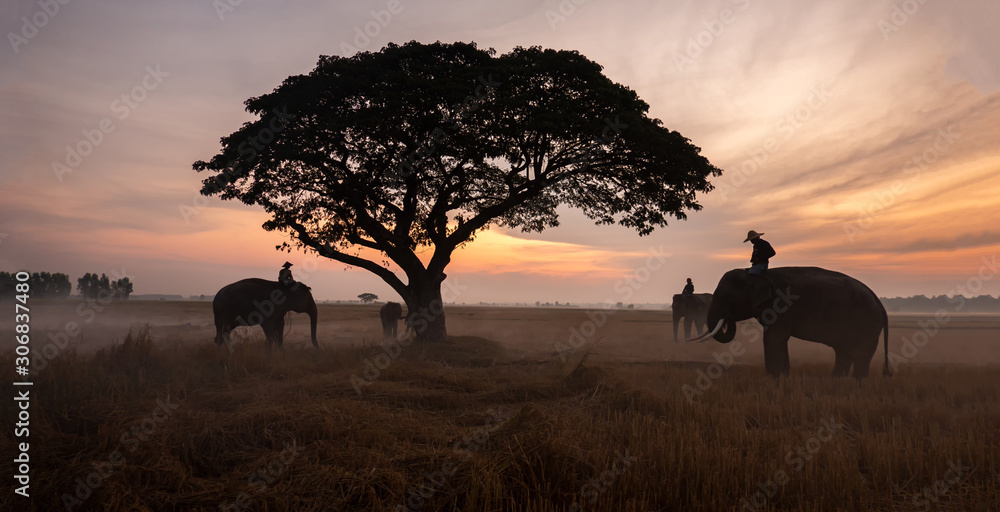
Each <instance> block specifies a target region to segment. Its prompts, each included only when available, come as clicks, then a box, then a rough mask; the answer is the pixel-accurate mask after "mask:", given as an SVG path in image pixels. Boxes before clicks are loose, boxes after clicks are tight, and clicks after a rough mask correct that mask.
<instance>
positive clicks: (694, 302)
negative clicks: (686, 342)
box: [670, 293, 712, 343]
mask: <svg viewBox="0 0 1000 512" xmlns="http://www.w3.org/2000/svg"><path fill="white" fill-rule="evenodd" d="M711 303H712V294H711V293H695V294H692V295H684V294H681V293H678V294H676V295H674V301H673V302H672V303H671V304H670V310H671V311H672V312H673V316H674V343H677V326H678V325H680V322H681V318H683V319H684V339H688V338H690V337H691V326H692V325H693V326H694V329H695V333H696V334H699V335H700V334H701V333H702V332H703V331H708V305H709V304H711ZM702 327H704V329H702Z"/></svg>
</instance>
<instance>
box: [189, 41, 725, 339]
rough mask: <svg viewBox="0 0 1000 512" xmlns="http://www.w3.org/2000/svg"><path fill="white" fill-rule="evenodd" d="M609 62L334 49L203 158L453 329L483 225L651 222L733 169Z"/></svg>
mask: <svg viewBox="0 0 1000 512" xmlns="http://www.w3.org/2000/svg"><path fill="white" fill-rule="evenodd" d="M601 71H602V68H601V66H600V65H598V64H596V63H594V62H592V61H590V60H588V59H587V58H585V57H583V56H582V55H580V54H579V53H577V52H575V51H555V50H543V49H541V48H538V47H532V48H515V49H514V50H513V51H511V52H510V53H507V54H503V55H500V56H497V55H496V52H495V51H493V50H481V49H479V48H477V47H476V46H475V44H466V43H455V44H442V43H435V44H427V45H425V44H419V43H416V42H411V43H407V44H405V45H403V46H399V45H395V44H390V45H388V46H386V47H385V48H384V49H382V50H381V51H379V52H374V53H373V52H363V53H358V54H356V55H354V56H353V57H349V58H344V57H339V56H322V57H320V59H319V62H318V64H317V66H316V68H315V69H314V70H313V71H312V72H311V73H309V74H308V75H299V76H292V77H289V78H287V79H286V80H285V81H284V83H283V84H282V85H281V86H279V87H278V88H276V89H275V90H274V92H272V93H269V94H265V95H263V96H260V97H256V98H251V99H249V100H247V102H246V108H247V111H248V112H250V113H251V114H254V115H256V116H259V119H258V120H256V121H253V122H248V123H246V124H244V125H243V127H242V128H240V129H239V130H237V131H236V132H234V133H232V134H230V135H228V136H226V137H224V138H223V139H222V151H221V152H220V153H219V154H217V155H215V156H214V157H213V158H212V159H211V160H209V161H198V162H195V163H194V169H195V170H197V171H205V170H208V171H213V172H214V173H213V175H212V176H210V177H208V178H206V179H205V180H204V182H203V183H204V186H203V188H202V194H205V195H220V196H221V197H222V198H223V199H238V200H240V201H242V202H244V203H246V204H256V205H260V206H262V207H263V208H264V210H265V211H266V212H267V213H268V214H269V215H270V217H271V218H270V220H268V221H267V222H265V223H264V226H263V227H264V229H266V230H268V231H275V230H277V231H280V232H283V233H286V234H288V235H289V236H290V238H291V244H289V243H288V242H286V243H285V244H283V245H282V246H281V247H283V248H286V249H289V250H290V249H291V248H292V247H293V246H295V247H301V248H305V249H308V250H313V251H315V252H317V253H318V254H319V255H322V256H325V257H327V258H331V259H334V260H337V261H340V262H343V263H346V264H349V265H354V266H358V267H361V268H364V269H366V270H368V271H370V272H372V273H374V274H376V275H378V276H379V277H380V278H382V280H384V281H385V282H386V283H388V284H389V285H390V286H392V288H393V289H394V290H395V291H396V292H397V293H399V295H400V296H401V297H402V298H403V300H404V301H405V302H406V306H407V309H408V310H409V311H410V312H411V313H410V315H411V325H413V327H414V330H415V331H416V333H417V338H418V339H421V340H441V339H444V338H445V337H446V334H447V331H446V326H445V317H444V311H443V303H442V299H441V284H442V282H443V281H444V279H445V277H446V276H445V273H444V270H445V267H446V266H447V265H448V263H449V262H450V261H451V255H452V253H453V252H454V251H455V249H456V248H458V247H460V246H461V245H463V244H465V243H467V242H469V241H471V240H472V239H473V238H474V236H475V234H476V233H477V232H479V231H481V230H484V229H488V228H489V227H490V226H494V225H497V226H506V227H512V228H520V229H521V230H523V231H542V230H543V229H545V228H548V227H553V226H556V225H558V214H557V208H558V207H559V206H560V205H568V206H573V207H577V208H580V209H581V210H582V211H583V212H584V214H586V215H587V216H588V217H590V218H591V219H594V220H595V221H596V222H597V223H598V224H614V223H618V224H621V225H623V226H627V227H630V228H634V229H636V230H637V231H638V233H639V234H640V235H646V234H649V233H651V232H652V231H653V229H654V228H656V227H661V226H665V225H666V224H667V219H668V218H669V217H675V218H677V219H684V218H686V214H685V211H686V210H698V209H700V206H699V204H698V203H697V202H696V198H695V195H696V193H697V192H707V191H709V190H711V189H712V186H711V185H710V184H709V182H708V178H709V177H711V176H718V175H720V174H721V170H719V169H718V168H716V167H715V166H713V165H712V164H711V163H709V161H708V160H707V159H706V158H704V157H703V156H701V155H700V154H699V153H700V149H699V148H698V147H696V146H694V145H692V144H691V143H690V141H689V140H688V139H686V138H685V137H684V136H682V135H681V134H679V133H677V132H674V131H670V130H668V129H667V128H664V127H663V125H662V123H661V122H660V121H659V120H658V119H652V118H649V117H647V115H646V113H647V111H648V110H649V105H647V104H646V103H645V102H644V101H642V100H641V99H639V97H638V96H637V95H636V94H635V92H633V91H632V90H630V89H628V88H627V87H625V86H622V85H619V84H616V83H614V82H612V81H611V80H610V79H608V78H607V77H606V76H604V75H603V74H602V72H601ZM428 249H432V251H430V252H427V250H428ZM362 250H365V252H361V251H362ZM418 252H420V253H424V254H428V256H429V257H428V258H424V259H421V258H419V257H418ZM369 255H371V256H369ZM388 262H392V263H394V264H395V265H397V266H398V267H399V268H400V269H401V270H402V272H403V273H404V274H405V279H406V281H405V282H404V280H403V279H401V277H400V276H397V275H396V273H394V272H393V271H392V270H390V269H389V268H388Z"/></svg>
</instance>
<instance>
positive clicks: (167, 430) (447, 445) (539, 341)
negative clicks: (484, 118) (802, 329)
mask: <svg viewBox="0 0 1000 512" xmlns="http://www.w3.org/2000/svg"><path fill="white" fill-rule="evenodd" d="M377 308H378V306H360V305H321V306H320V318H321V324H320V327H319V340H320V345H321V349H320V350H319V351H316V350H314V349H312V347H311V346H309V345H308V322H307V320H306V317H305V316H295V317H294V320H293V325H292V327H291V331H290V333H289V335H288V336H287V337H286V343H285V348H284V350H282V351H274V352H268V351H266V350H265V349H264V347H263V335H262V333H261V332H260V330H259V329H249V328H245V329H238V330H237V331H236V333H234V340H235V343H234V347H233V349H232V351H229V350H226V349H218V348H216V347H215V345H214V344H213V343H212V338H213V335H214V328H213V326H212V317H211V304H210V303H208V302H176V303H175V302H138V301H134V302H124V303H115V304H111V305H109V306H107V307H105V308H104V309H103V310H101V311H93V310H92V309H90V308H89V307H87V306H85V307H81V306H80V303H79V302H74V301H67V302H54V303H42V302H40V301H39V302H36V303H35V304H34V305H33V309H32V312H33V315H32V323H31V325H32V336H33V342H32V343H33V345H32V346H33V348H34V350H36V351H40V352H41V353H42V354H43V355H44V356H45V357H46V359H45V360H44V362H42V361H37V364H36V365H35V366H36V370H38V371H37V374H36V375H35V376H34V382H35V384H34V386H33V387H32V388H31V392H32V394H33V397H34V402H33V404H32V407H33V408H32V411H31V414H32V416H31V426H30V442H31V450H30V454H31V466H32V481H31V496H32V497H31V503H32V507H33V510H65V509H69V510H150V511H196V510H206V511H207V510H223V511H224V510H230V511H237V510H247V511H249V510H266V511H285V510H289V511H290V510H295V511H325V510H378V511H397V510H424V511H434V510H466V511H479V510H491V511H501V510H532V511H566V510H626V511H660V510H662V511H673V510H677V511H755V510H790V511H791V510H795V511H840V510H844V511H869V510H893V511H922V510H954V511H996V510H1000V506H998V504H1000V386H998V383H1000V317H998V316H968V315H966V316H962V315H957V314H954V312H950V313H951V314H948V315H939V316H938V318H937V319H936V320H935V319H933V317H932V316H905V315H896V316H892V317H891V318H890V324H891V326H890V332H891V336H890V340H891V341H890V349H891V350H892V351H893V352H894V354H896V356H894V363H895V364H896V365H897V371H896V372H895V373H896V375H895V376H893V377H892V378H889V379H885V378H882V377H881V375H880V374H881V367H882V356H881V350H882V349H881V347H880V348H879V354H878V355H877V356H876V359H875V361H874V363H873V375H875V376H874V377H872V378H870V379H868V380H865V381H863V382H860V383H859V382H858V381H856V380H854V379H849V378H848V379H833V378H831V377H830V376H829V375H830V372H831V371H832V368H833V353H832V350H830V349H828V348H826V347H823V346H820V345H816V344H812V343H807V342H803V341H797V340H793V341H792V342H791V344H790V345H791V358H792V376H791V377H789V378H784V379H780V380H779V379H773V378H769V377H767V376H766V375H765V373H764V369H763V352H762V349H761V347H760V343H759V341H757V340H758V338H759V327H756V326H755V324H753V323H750V324H747V325H746V326H741V334H740V335H739V336H738V337H737V340H736V341H735V342H733V343H731V344H729V345H721V344H718V343H715V342H714V341H713V342H708V343H703V344H687V343H683V342H682V343H674V342H673V340H672V339H671V325H670V315H669V314H668V312H666V311H643V310H620V311H615V312H603V311H597V312H594V311H589V312H588V311H587V310H574V309H543V308H480V307H464V306H452V307H449V308H448V310H447V313H448V323H449V332H450V333H451V334H452V335H453V336H454V338H453V339H452V340H451V341H450V342H449V343H445V344H438V345H432V346H422V345H419V344H416V343H413V344H409V343H407V344H406V346H405V347H404V346H400V345H390V346H383V345H381V344H380V341H381V332H380V329H379V326H378V320H377ZM3 322H9V319H6V318H4V319H0V332H13V328H12V327H11V326H10V325H9V324H8V323H3ZM68 322H73V323H75V324H76V325H75V326H68V325H67V323H68ZM77 327H79V328H82V331H83V334H82V336H81V337H77V338H74V339H72V340H70V337H69V336H68V335H65V334H66V331H67V330H69V331H70V332H71V333H75V332H76V328H77ZM574 332H582V333H583V334H584V335H586V334H590V336H587V337H579V338H578V337H576V335H574V334H573V333H574ZM921 333H923V334H921ZM66 341H69V342H70V343H69V345H68V346H67V347H66V348H59V347H58V346H57V345H63V344H65V342H66ZM914 342H915V343H916V345H914ZM737 343H739V345H737ZM47 345H51V346H50V347H48V348H46V346H47ZM917 345H921V346H917ZM573 346H577V348H576V349H574V350H567V348H570V347H573ZM907 346H909V348H906V347H907ZM560 352H561V353H560ZM49 356H51V357H49ZM0 362H2V364H3V365H4V366H5V367H7V368H10V367H13V366H14V361H13V354H12V353H11V352H10V351H7V352H6V353H5V354H4V355H3V356H2V357H0ZM13 412H14V411H13V409H12V408H11V407H4V408H3V416H4V417H3V421H4V424H5V425H8V426H10V425H13V424H14V422H15V421H16V419H15V418H14V416H13ZM2 432H3V433H2V434H0V444H2V446H3V451H4V453H14V452H15V450H14V441H15V439H14V437H13V435H12V434H13V429H12V428H4V429H3V431H2ZM18 441H22V439H19V440H18ZM8 464H10V462H8ZM12 493H13V491H12V490H11V491H8V492H5V493H3V495H2V497H0V509H3V510H15V508H13V507H14V505H15V504H18V508H17V510H23V508H21V505H20V503H23V501H22V500H20V499H18V500H14V499H13V497H12V496H13V495H12Z"/></svg>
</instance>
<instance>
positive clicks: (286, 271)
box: [278, 261, 295, 286]
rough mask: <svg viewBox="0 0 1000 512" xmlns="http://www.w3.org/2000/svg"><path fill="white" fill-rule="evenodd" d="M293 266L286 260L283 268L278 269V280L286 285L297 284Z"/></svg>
mask: <svg viewBox="0 0 1000 512" xmlns="http://www.w3.org/2000/svg"><path fill="white" fill-rule="evenodd" d="M291 266H292V264H291V263H289V262H287V261H286V262H285V264H284V265H282V266H281V270H279V271H278V282H279V283H281V284H283V285H285V286H291V285H293V284H295V279H294V278H292V269H291V268H290V267H291Z"/></svg>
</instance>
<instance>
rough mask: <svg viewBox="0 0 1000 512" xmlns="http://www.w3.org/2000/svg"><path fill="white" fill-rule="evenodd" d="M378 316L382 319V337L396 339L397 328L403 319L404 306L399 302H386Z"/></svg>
mask: <svg viewBox="0 0 1000 512" xmlns="http://www.w3.org/2000/svg"><path fill="white" fill-rule="evenodd" d="M378 316H379V318H381V319H382V337H383V338H385V339H387V340H388V339H393V340H394V339H396V328H397V326H398V325H399V321H400V320H401V319H403V318H405V317H404V316H403V306H401V305H399V303H398V302H386V303H385V305H384V306H382V308H381V309H379V310H378Z"/></svg>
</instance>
